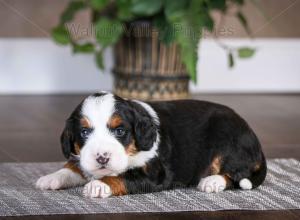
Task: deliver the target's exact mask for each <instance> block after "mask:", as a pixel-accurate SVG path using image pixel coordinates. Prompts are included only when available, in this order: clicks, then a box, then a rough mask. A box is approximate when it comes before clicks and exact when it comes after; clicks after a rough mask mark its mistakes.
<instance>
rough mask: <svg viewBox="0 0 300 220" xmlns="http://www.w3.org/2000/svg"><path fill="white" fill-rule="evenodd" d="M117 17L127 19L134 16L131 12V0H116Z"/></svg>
mask: <svg viewBox="0 0 300 220" xmlns="http://www.w3.org/2000/svg"><path fill="white" fill-rule="evenodd" d="M116 5H117V17H118V18H119V19H120V20H122V21H129V20H131V19H133V18H134V14H133V13H132V12H131V6H132V5H131V0H116Z"/></svg>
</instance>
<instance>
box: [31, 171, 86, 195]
mask: <svg viewBox="0 0 300 220" xmlns="http://www.w3.org/2000/svg"><path fill="white" fill-rule="evenodd" d="M84 182H85V180H84V179H83V178H82V177H81V176H80V175H79V174H77V173H74V172H72V171H71V170H69V169H67V168H63V169H61V170H59V171H57V172H55V173H51V174H49V175H46V176H42V177H41V178H39V179H38V181H37V182H36V187H37V188H38V189H42V190H47V189H51V190H56V189H64V188H67V187H71V186H76V185H82V184H83V183H84Z"/></svg>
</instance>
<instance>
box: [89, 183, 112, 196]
mask: <svg viewBox="0 0 300 220" xmlns="http://www.w3.org/2000/svg"><path fill="white" fill-rule="evenodd" d="M111 195H112V191H111V189H110V187H109V185H107V184H106V183H103V182H101V181H100V180H92V181H91V182H89V183H87V184H86V185H85V186H84V188H83V196H84V197H88V198H107V197H110V196H111Z"/></svg>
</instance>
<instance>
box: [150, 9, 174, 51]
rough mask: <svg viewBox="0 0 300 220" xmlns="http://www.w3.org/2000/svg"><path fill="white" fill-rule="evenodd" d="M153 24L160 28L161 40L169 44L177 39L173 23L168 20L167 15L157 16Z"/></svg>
mask: <svg viewBox="0 0 300 220" xmlns="http://www.w3.org/2000/svg"><path fill="white" fill-rule="evenodd" d="M153 25H154V26H155V27H156V28H157V29H158V33H159V40H160V41H161V42H163V43H164V44H166V45H169V44H170V43H172V42H173V41H174V40H175V34H174V28H173V25H172V24H170V23H169V22H168V21H167V20H166V18H165V16H163V15H161V16H156V17H155V18H154V21H153Z"/></svg>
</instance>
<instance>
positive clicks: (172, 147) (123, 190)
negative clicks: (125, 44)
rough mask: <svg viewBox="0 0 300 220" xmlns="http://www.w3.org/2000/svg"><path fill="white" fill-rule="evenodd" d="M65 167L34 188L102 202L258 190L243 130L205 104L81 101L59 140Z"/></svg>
mask: <svg viewBox="0 0 300 220" xmlns="http://www.w3.org/2000/svg"><path fill="white" fill-rule="evenodd" d="M61 145H62V150H63V153H64V155H65V157H66V158H67V159H69V160H68V162H67V163H66V164H65V166H64V168H62V169H61V170H59V171H57V172H55V173H52V174H49V175H47V176H44V177H41V178H40V179H39V180H38V181H37V183H36V186H37V187H38V188H40V189H43V190H48V189H50V190H57V189H64V188H68V187H74V186H81V185H84V184H85V187H84V190H83V194H84V196H86V197H98V198H106V197H110V196H120V195H126V194H136V193H148V192H156V191H161V190H168V189H174V188H180V187H197V188H198V189H199V190H200V191H203V192H207V193H211V192H220V191H223V190H225V189H243V190H249V189H253V188H256V187H258V186H259V185H260V184H262V183H263V181H264V179H265V176H266V161H265V157H264V154H263V152H262V149H261V145H260V143H259V141H258V139H257V137H256V135H255V134H254V132H253V131H252V130H251V128H250V127H249V125H248V124H247V123H246V122H245V121H244V120H243V119H242V118H241V117H240V116H239V115H237V114H236V113H235V112H234V111H233V110H232V109H230V108H228V107H226V106H223V105H219V104H214V103H210V102H205V101H196V100H178V101H166V102H147V103H146V102H141V101H136V100H127V99H123V98H121V97H118V96H116V95H113V94H111V93H106V92H101V93H97V94H94V95H91V96H89V97H87V98H86V99H85V100H84V101H83V102H82V103H81V104H79V106H78V107H77V108H76V109H75V110H74V112H73V113H72V114H71V116H70V117H69V119H67V122H66V126H65V129H64V131H63V133H62V135H61Z"/></svg>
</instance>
